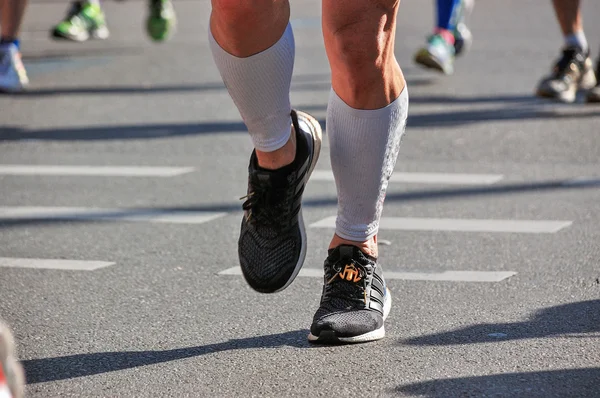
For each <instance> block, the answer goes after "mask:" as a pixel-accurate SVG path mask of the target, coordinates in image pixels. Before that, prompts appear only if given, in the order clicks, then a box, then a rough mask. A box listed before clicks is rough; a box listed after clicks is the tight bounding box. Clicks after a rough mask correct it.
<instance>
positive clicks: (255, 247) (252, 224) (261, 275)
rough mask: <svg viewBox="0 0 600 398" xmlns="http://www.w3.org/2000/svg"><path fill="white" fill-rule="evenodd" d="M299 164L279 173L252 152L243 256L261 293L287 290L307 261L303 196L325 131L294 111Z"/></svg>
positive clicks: (250, 279) (251, 282) (251, 280)
mask: <svg viewBox="0 0 600 398" xmlns="http://www.w3.org/2000/svg"><path fill="white" fill-rule="evenodd" d="M292 125H293V127H294V131H295V134H296V148H297V150H296V159H295V160H294V162H292V164H290V165H288V166H285V167H283V168H281V169H278V170H265V169H262V168H260V167H259V166H258V160H257V158H256V152H252V156H251V158H250V166H249V168H248V171H249V176H248V195H247V196H245V197H244V198H243V199H246V201H245V202H244V204H243V205H242V207H243V209H244V217H243V219H242V227H241V233H240V238H239V241H238V255H239V259H240V266H241V268H242V273H243V274H244V277H245V278H246V281H247V282H248V284H249V285H250V286H251V287H252V288H253V289H254V290H256V291H258V292H261V293H274V292H278V291H281V290H283V289H285V288H286V287H288V286H289V285H290V284H291V283H292V281H293V280H294V278H296V276H297V275H298V272H300V269H301V268H302V264H303V263H304V258H305V256H306V231H305V228H304V221H303V219H302V208H301V201H302V193H303V192H304V187H305V186H306V183H307V182H308V178H309V177H310V175H311V173H312V171H313V169H314V168H315V165H316V164H317V160H318V158H319V152H320V150H321V139H322V138H321V136H322V133H321V126H320V125H319V122H318V121H317V120H315V119H314V118H313V117H312V116H310V115H308V114H306V113H303V112H296V111H292Z"/></svg>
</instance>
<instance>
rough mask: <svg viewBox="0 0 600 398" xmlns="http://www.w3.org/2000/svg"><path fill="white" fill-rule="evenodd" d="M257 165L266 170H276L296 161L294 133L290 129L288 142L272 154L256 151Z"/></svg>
mask: <svg viewBox="0 0 600 398" xmlns="http://www.w3.org/2000/svg"><path fill="white" fill-rule="evenodd" d="M256 158H257V159H258V165H259V166H260V167H261V168H263V169H267V170H277V169H280V168H282V167H284V166H287V165H290V164H292V162H293V161H294V159H296V132H295V131H294V128H293V127H292V131H291V134H290V138H289V140H288V141H287V142H286V143H285V145H284V146H282V147H281V148H279V149H277V150H275V151H272V152H263V151H259V150H258V149H257V150H256Z"/></svg>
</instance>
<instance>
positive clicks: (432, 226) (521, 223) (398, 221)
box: [310, 216, 573, 234]
mask: <svg viewBox="0 0 600 398" xmlns="http://www.w3.org/2000/svg"><path fill="white" fill-rule="evenodd" d="M572 223H573V222H572V221H548V220H494V219H487V220H486V219H461V218H416V217H382V218H381V221H380V224H379V228H380V229H391V230H401V231H453V232H512V233H531V234H543V233H546V234H548V233H555V232H558V231H560V230H561V229H563V228H566V227H568V226H570V225H571V224H572ZM310 226H311V227H312V228H335V216H332V217H327V218H324V219H323V220H321V221H317V222H316V223H314V224H311V225H310Z"/></svg>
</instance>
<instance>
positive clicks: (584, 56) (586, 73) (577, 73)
mask: <svg viewBox="0 0 600 398" xmlns="http://www.w3.org/2000/svg"><path fill="white" fill-rule="evenodd" d="M595 85H596V76H595V75H594V69H593V65H592V59H591V58H590V55H589V51H587V52H584V51H583V50H582V49H581V48H579V47H576V46H575V47H567V48H565V49H564V50H563V53H562V57H561V58H560V59H559V60H558V62H557V63H556V65H555V66H554V69H553V70H552V73H551V74H550V75H549V76H547V77H545V78H544V79H542V81H541V82H540V83H539V85H538V88H537V95H538V96H539V97H544V98H554V99H557V100H559V101H561V102H574V101H575V99H576V97H577V91H578V90H589V89H591V88H592V87H594V86H595Z"/></svg>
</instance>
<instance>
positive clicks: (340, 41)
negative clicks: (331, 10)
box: [324, 0, 399, 70]
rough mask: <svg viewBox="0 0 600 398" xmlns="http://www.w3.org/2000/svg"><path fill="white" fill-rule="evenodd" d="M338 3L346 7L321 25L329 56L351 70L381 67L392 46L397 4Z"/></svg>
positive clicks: (387, 0) (382, 0) (371, 0)
mask: <svg viewBox="0 0 600 398" xmlns="http://www.w3.org/2000/svg"><path fill="white" fill-rule="evenodd" d="M342 3H345V5H346V4H348V5H349V6H348V7H345V9H343V10H340V12H339V13H335V15H332V16H331V17H330V18H329V19H328V20H327V21H326V24H325V26H324V30H325V34H326V37H327V40H328V41H329V43H328V44H329V47H330V50H331V51H330V56H331V57H334V58H335V60H336V61H337V63H341V64H343V65H345V66H347V68H349V69H353V70H363V69H364V68H379V67H382V64H383V63H385V62H386V59H385V58H386V53H387V52H390V45H391V44H393V34H394V30H395V29H394V28H395V20H396V12H397V7H398V3H399V1H398V0H363V1H360V2H359V1H355V0H349V1H345V2H344V1H342ZM340 8H342V7H340ZM391 52H392V53H393V48H392V49H391Z"/></svg>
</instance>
